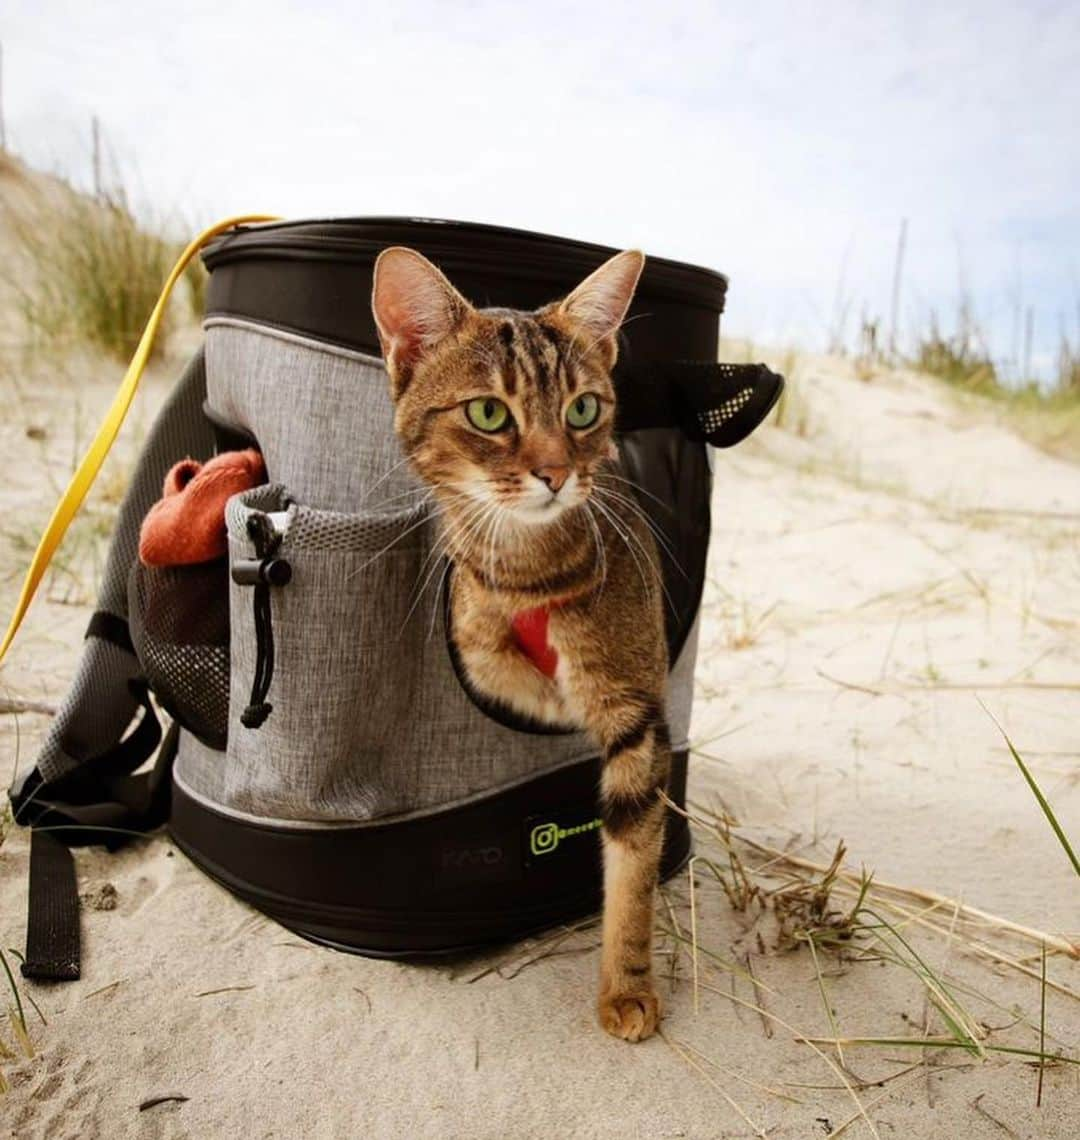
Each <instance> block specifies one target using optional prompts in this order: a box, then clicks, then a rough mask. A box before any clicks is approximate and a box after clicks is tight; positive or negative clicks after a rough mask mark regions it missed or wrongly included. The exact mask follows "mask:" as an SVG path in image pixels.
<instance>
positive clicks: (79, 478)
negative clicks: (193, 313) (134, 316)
mask: <svg viewBox="0 0 1080 1140" xmlns="http://www.w3.org/2000/svg"><path fill="white" fill-rule="evenodd" d="M276 221H280V219H279V218H277V217H275V216H274V215H272V214H244V215H241V216H239V217H235V218H226V219H225V220H224V221H222V222H218V223H217V225H214V226H211V227H210V228H209V229H208V230H204V231H203V232H202V233H201V234H199V236H198V237H197V238H195V239H194V240H193V241H191V242H190V243H189V244H188V246H187V248H186V249H185V250H184V252H183V253H182V254H180V257H179V259H178V260H177V262H176V264H175V265H174V266H173V267H172V271H171V272H170V273H169V276H168V277H167V278H166V280H165V285H164V287H163V288H162V290H161V295H160V296H159V297H158V299H157V303H156V304H155V305H154V309H153V312H151V314H150V319H149V320H148V321H147V322H146V328H145V329H143V334H142V337H141V338H140V340H139V345H138V347H137V348H136V349H135V355H134V356H133V357H132V358H131V363H130V364H129V365H128V369H127V372H126V373H125V374H124V379H123V381H122V382H121V384H120V389H119V391H118V392H117V393H116V396H115V397H114V398H113V402H112V406H111V407H110V408H109V410H108V412H107V413H106V415H105V419H104V421H103V422H102V424H101V427H99V428H98V431H97V435H96V436H94V440H93V442H92V443H91V444H90V447H89V449H88V450H87V452H86V454H85V455H84V456H83V458H82V462H81V463H80V464H79V466H78V468H77V470H76V471H75V474H74V475H72V477H71V482H70V483H69V484H68V486H67V490H66V491H65V492H64V493H63V495H61V496H60V501H59V502H58V503H57V504H56V508H55V509H54V510H53V513H52V518H50V519H49V525H48V526H47V527H46V528H45V533H44V534H43V535H42V536H41V541H40V542H39V543H38V546H37V550H35V551H34V557H33V559H32V560H31V562H30V569H29V570H27V572H26V579H25V580H24V582H23V584H22V590H21V591H20V593H19V600H18V602H17V604H16V606H15V612H14V613H13V614H12V615H11V621H10V622H9V623H8V627H7V632H6V633H5V634H4V640H3V641H2V642H0V661H3V660H4V657H5V655H6V654H7V651H8V649H9V647H10V646H11V643H12V642H13V641H14V640H15V634H16V633H17V632H18V629H19V626H20V625H22V620H23V618H24V617H25V616H26V611H27V610H28V609H29V608H30V602H31V601H32V600H33V597H34V594H35V593H36V592H37V588H38V586H39V585H40V584H41V579H42V578H43V577H44V575H45V571H46V570H47V569H48V566H49V562H50V561H51V560H52V556H53V555H54V554H55V553H56V550H57V547H59V545H60V543H61V541H62V540H63V537H64V535H65V533H66V532H67V528H68V527H69V526H70V525H71V520H72V519H73V518H74V517H75V515H76V514H77V513H78V510H79V507H81V506H82V502H83V499H85V498H86V494H87V492H88V491H89V490H90V487H91V486H92V485H93V482H94V480H95V479H96V478H97V473H98V471H100V470H101V465H102V463H104V462H105V456H106V455H108V454H109V448H111V447H112V445H113V442H114V440H115V439H116V435H117V432H119V430H120V425H121V424H122V423H123V422H124V417H125V416H126V415H127V412H128V408H130V407H131V401H132V399H133V397H134V395H135V389H136V388H138V386H139V380H140V379H141V378H142V374H143V370H144V369H145V368H146V362H147V360H148V359H149V358H150V349H151V348H152V347H153V344H154V337H155V336H156V335H157V331H158V327H159V326H160V324H161V318H162V317H163V316H164V314H165V306H166V305H167V303H168V300H169V296H170V294H171V293H172V291H173V287H174V286H175V285H176V283H177V281H179V280H180V275H181V274H182V273H183V272H184V270H185V269H186V268H187V266H188V262H190V261H191V259H192V258H193V257H194V256H195V255H196V254H197V253H198V252H199V250H200V249H201V248H202V247H203V246H204V245H205V244H206V243H207V242H208V241H210V240H211V238H215V237H217V236H218V234H221V233H224V232H225V231H226V230H231V229H232V228H233V227H234V226H240V225H246V224H250V223H254V222H276ZM178 458H181V457H178Z"/></svg>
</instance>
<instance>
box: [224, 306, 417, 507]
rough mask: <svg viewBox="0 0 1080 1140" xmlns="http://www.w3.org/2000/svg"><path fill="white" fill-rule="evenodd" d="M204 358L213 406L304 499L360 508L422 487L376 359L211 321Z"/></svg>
mask: <svg viewBox="0 0 1080 1140" xmlns="http://www.w3.org/2000/svg"><path fill="white" fill-rule="evenodd" d="M206 359H207V376H208V382H207V388H208V393H209V400H210V406H211V407H212V408H213V409H214V411H215V412H216V413H218V414H220V415H222V416H224V417H225V418H226V419H228V420H229V421H231V422H232V423H234V424H236V425H237V426H239V427H243V428H246V429H247V430H248V431H250V432H251V433H252V434H253V435H254V436H255V438H256V439H257V440H258V443H259V447H260V449H261V450H262V453H263V458H264V459H265V460H266V468H267V471H268V472H269V474H270V478H271V479H272V480H273V481H274V482H276V483H282V484H284V485H285V486H286V487H288V488H289V491H290V492H291V493H292V494H293V495H295V496H296V498H297V499H298V500H299V501H300V502H302V503H305V504H307V505H308V506H312V507H320V508H323V509H326V510H336V511H359V510H360V509H361V507H365V508H369V509H370V508H371V507H373V506H374V505H375V504H377V503H386V502H391V501H393V502H394V503H397V504H399V505H400V504H402V503H403V502H405V501H406V500H408V499H409V498H411V497H415V498H416V499H419V498H420V497H421V496H422V495H423V494H424V493H425V489H424V487H423V485H422V484H421V483H420V481H419V480H418V479H417V478H416V477H415V476H414V475H413V474H412V473H411V472H410V471H409V470H408V467H407V465H406V464H405V462H404V456H403V454H402V452H401V448H400V447H399V446H398V441H397V436H396V435H395V434H394V407H393V404H392V403H391V400H390V392H389V387H388V382H387V379H386V372H385V370H384V369H383V367H382V363H381V362H380V361H378V360H376V359H375V358H374V357H366V356H363V355H361V354H360V353H351V352H347V351H345V350H342V349H337V348H334V347H333V346H330V345H323V344H321V343H320V342H319V341H314V340H305V339H303V338H301V337H297V336H294V335H292V334H288V333H279V332H277V331H276V330H272V329H261V328H259V327H258V326H256V325H246V324H243V323H240V322H231V321H230V322H225V321H213V322H209V323H208V324H207V329H206ZM413 493H415V495H413Z"/></svg>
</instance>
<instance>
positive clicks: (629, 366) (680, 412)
mask: <svg viewBox="0 0 1080 1140" xmlns="http://www.w3.org/2000/svg"><path fill="white" fill-rule="evenodd" d="M619 375H620V376H621V377H622V378H623V379H624V381H625V382H624V383H621V384H619V386H618V429H619V431H622V432H627V431H637V430H641V429H644V428H658V427H679V428H682V429H683V431H684V432H685V433H686V435H687V436H688V437H689V438H690V439H692V440H695V441H697V442H701V443H711V444H712V445H713V447H732V446H733V445H734V444H736V443H739V442H741V441H742V440H744V439H745V438H746V437H747V436H748V435H749V434H750V433H751V432H752V431H753V430H754V429H755V428H756V427H757V426H758V425H759V424H760V423H761V422H762V420H764V419H765V417H766V416H767V415H768V414H769V412H770V411H771V410H772V408H773V406H774V405H775V404H776V401H777V400H778V399H779V398H780V393H781V392H782V391H783V389H784V378H783V377H782V376H780V375H778V374H777V373H775V372H773V371H771V370H770V369H769V368H767V367H766V366H765V365H764V364H724V363H710V362H707V361H705V362H703V361H690V360H676V361H671V362H651V363H649V364H643V365H637V364H634V363H633V362H632V361H630V362H626V363H625V364H624V365H622V366H621V368H620V371H619Z"/></svg>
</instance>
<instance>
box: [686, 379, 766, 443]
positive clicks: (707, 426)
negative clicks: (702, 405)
mask: <svg viewBox="0 0 1080 1140" xmlns="http://www.w3.org/2000/svg"><path fill="white" fill-rule="evenodd" d="M753 394H754V390H753V388H743V389H742V391H741V392H737V393H736V394H735V395H734V396H732V397H730V398H729V399H727V400H724V401H723V402H722V403H720V404H717V406H716V407H715V408H706V409H705V410H704V411H699V412H698V413H697V418H698V423H699V424H700V425H701V430H702V431H703V432H704V433H705V434H706V435H711V434H712V433H713V432H714V431H716V430H717V429H718V428H722V427H723V426H724V424H726V423H727V422H728V420H731V419H734V418H735V416H736V415H738V413H739V412H741V411H742V409H743V408H745V407H746V405H747V404H749V403H750V397H751V396H752V395H753Z"/></svg>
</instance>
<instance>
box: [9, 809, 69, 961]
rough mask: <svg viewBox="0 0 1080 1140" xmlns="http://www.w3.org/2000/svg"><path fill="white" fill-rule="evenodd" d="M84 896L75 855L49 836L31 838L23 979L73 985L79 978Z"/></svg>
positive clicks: (43, 833) (36, 834)
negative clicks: (77, 883)
mask: <svg viewBox="0 0 1080 1140" xmlns="http://www.w3.org/2000/svg"><path fill="white" fill-rule="evenodd" d="M79 950H80V946H79V895H78V891H77V889H76V886H75V860H74V859H73V858H72V857H71V851H70V849H69V848H67V847H65V846H64V845H63V843H61V842H60V840H58V839H57V838H56V837H55V836H54V835H51V834H50V833H49V832H47V831H33V832H31V834H30V906H29V909H28V911H27V916H26V957H25V958H24V959H23V963H22V973H23V977H24V978H36V979H38V980H45V981H53V982H72V981H75V980H76V979H77V978H78V977H79V972H80V970H79Z"/></svg>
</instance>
